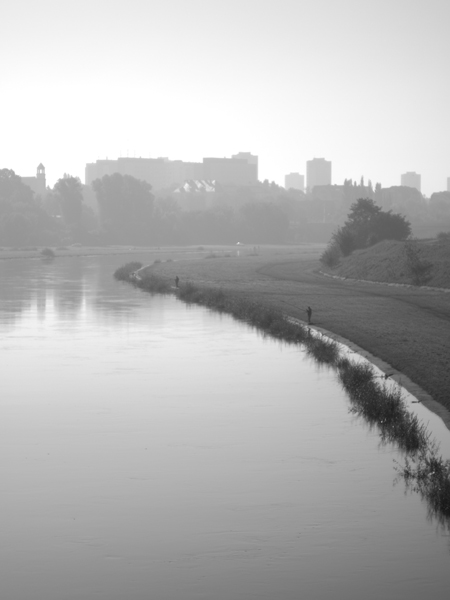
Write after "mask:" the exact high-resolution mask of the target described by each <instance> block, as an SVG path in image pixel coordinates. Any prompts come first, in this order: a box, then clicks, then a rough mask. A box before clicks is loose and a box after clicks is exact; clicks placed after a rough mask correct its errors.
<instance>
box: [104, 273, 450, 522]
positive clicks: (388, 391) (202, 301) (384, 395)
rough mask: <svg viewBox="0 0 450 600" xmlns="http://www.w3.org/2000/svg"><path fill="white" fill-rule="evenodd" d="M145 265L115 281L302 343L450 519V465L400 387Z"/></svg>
mask: <svg viewBox="0 0 450 600" xmlns="http://www.w3.org/2000/svg"><path fill="white" fill-rule="evenodd" d="M141 266H142V265H141V264H140V263H128V264H127V265H124V266H123V267H120V268H119V269H117V271H116V272H115V273H114V276H115V278H116V279H118V280H120V281H126V282H129V283H131V284H133V285H134V286H136V287H139V288H141V289H143V290H145V291H147V292H150V293H163V294H170V293H176V294H177V295H178V297H179V298H180V300H183V301H184V302H186V303H188V304H198V305H202V306H206V307H208V308H211V309H214V310H217V311H219V312H225V313H228V314H231V315H232V316H233V317H235V318H236V319H239V320H241V321H244V322H246V323H248V324H249V325H251V326H253V327H255V328H256V329H257V330H258V331H260V332H262V333H263V334H264V335H269V336H271V337H273V338H276V339H279V340H283V341H284V342H286V343H288V344H302V345H303V347H304V348H305V349H306V352H307V353H308V354H309V355H310V356H312V357H314V359H315V360H316V361H317V362H319V363H321V364H326V365H329V366H330V368H333V369H335V370H336V371H337V374H338V378H339V381H340V383H341V385H342V386H343V388H344V389H345V390H346V392H347V394H348V397H349V400H350V403H351V406H350V411H351V412H352V413H353V414H355V415H358V416H360V417H362V418H364V419H365V420H366V421H367V422H368V423H369V425H370V426H372V427H377V429H378V431H379V433H380V437H381V440H382V442H383V443H391V444H394V445H396V446H397V447H398V448H399V449H400V450H401V451H402V452H403V453H404V454H405V457H406V458H405V464H404V466H400V465H397V470H398V472H399V475H400V476H401V477H402V478H403V479H404V480H405V482H406V484H407V486H408V487H410V488H411V489H414V490H415V491H417V492H419V493H420V495H421V496H422V497H423V498H424V499H425V500H426V501H427V503H428V507H429V510H430V512H431V513H432V514H433V515H435V516H438V517H439V518H441V519H448V518H450V461H449V460H444V459H443V458H442V457H441V456H440V455H439V453H438V450H439V449H438V447H437V445H436V443H435V442H434V441H433V440H431V439H430V437H431V434H430V432H429V431H428V429H427V428H426V426H425V425H424V424H422V423H421V422H420V421H419V419H418V418H417V416H415V415H413V414H411V413H410V412H409V411H408V409H407V407H406V404H405V401H404V399H403V396H402V392H401V389H400V388H399V387H397V388H394V387H392V386H388V385H387V384H386V382H384V383H382V384H380V383H379V381H377V376H376V374H375V371H374V369H373V368H372V366H371V365H370V364H367V363H355V362H352V361H350V360H349V359H348V358H346V357H343V356H342V353H341V351H340V347H339V345H338V344H337V343H336V342H334V341H333V340H330V339H329V338H326V337H325V336H320V335H317V334H316V333H315V332H314V331H313V330H311V328H310V327H308V326H307V325H306V324H305V325H302V324H300V323H298V322H297V321H295V320H293V319H292V318H290V317H289V316H288V315H286V314H284V313H283V312H282V311H280V310H277V309H275V308H272V307H267V306H263V305H261V304H258V303H256V302H252V301H251V300H248V299H247V298H243V297H241V296H239V295H237V294H235V293H230V292H227V291H226V290H224V289H222V288H212V287H206V286H198V285H195V284H193V283H191V282H186V283H182V284H180V285H179V287H178V288H176V287H174V286H173V282H172V280H170V279H168V278H167V277H163V276H161V275H156V274H154V273H151V272H147V273H143V274H142V275H140V276H139V275H136V271H137V270H138V269H140V268H141Z"/></svg>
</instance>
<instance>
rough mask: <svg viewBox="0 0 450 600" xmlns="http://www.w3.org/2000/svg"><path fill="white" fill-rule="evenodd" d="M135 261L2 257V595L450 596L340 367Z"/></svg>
mask: <svg viewBox="0 0 450 600" xmlns="http://www.w3.org/2000/svg"><path fill="white" fill-rule="evenodd" d="M138 258H140V259H141V260H142V257H138ZM131 259H132V257H130V256H127V257H120V256H112V257H107V256H106V257H84V258H82V257H80V258H65V259H57V260H55V261H53V262H45V261H41V260H19V259H18V260H9V261H7V260H5V261H1V262H0V275H1V280H0V281H1V283H0V286H1V287H0V292H1V305H0V340H1V347H0V352H1V364H2V376H1V396H0V410H1V418H0V427H1V432H0V444H1V461H2V475H1V488H2V493H1V496H2V510H1V513H0V515H1V516H0V519H1V532H2V535H1V539H2V544H1V545H2V561H1V564H2V566H1V571H2V576H1V578H0V579H1V580H0V596H1V597H2V598H4V599H5V600H93V599H96V600H100V599H101V600H124V599H127V600H150V599H151V600H200V599H204V600H213V599H214V600H247V599H248V600H250V599H255V600H256V599H258V600H273V599H275V598H276V599H277V600H294V599H295V600H298V599H299V598H302V599H303V598H304V599H305V600H328V599H333V600H339V599H345V600H361V599H362V598H364V599H366V600H372V599H373V600H375V599H377V600H378V599H380V598H383V599H391V600H403V599H405V598H408V600H415V599H417V600H418V599H420V600H423V598H424V597H428V598H433V600H440V599H444V598H445V599H446V598H447V597H448V589H449V584H450V539H449V536H448V531H446V530H445V529H443V528H442V527H440V526H439V525H438V524H437V523H436V522H434V521H433V520H432V519H431V518H429V517H428V515H427V507H426V505H425V504H424V502H423V501H422V500H421V499H420V497H419V496H418V495H417V494H415V493H406V492H405V488H404V485H403V483H402V482H401V481H400V482H396V481H395V479H396V471H395V468H394V467H395V463H394V461H395V460H399V461H401V457H400V455H399V453H398V451H397V450H395V448H393V447H391V446H383V445H381V444H380V439H379V436H378V434H377V432H376V431H375V430H370V429H369V428H368V426H367V425H366V424H365V423H364V422H363V421H362V420H361V419H359V418H356V417H355V416H353V415H352V414H350V412H349V401H348V399H347V397H346V395H345V393H344V392H343V391H342V389H341V388H340V386H339V384H338V382H337V378H336V375H335V373H334V372H333V371H332V370H330V369H328V368H324V367H319V366H318V365H317V364H315V363H314V361H313V360H312V359H311V358H309V357H308V356H307V355H306V354H305V353H304V352H303V351H302V349H299V348H296V347H292V346H287V345H285V344H282V343H279V342H276V341H273V340H270V339H264V338H263V337H262V336H261V335H259V334H258V333H257V332H256V331H254V330H253V329H251V328H250V327H248V326H246V325H244V324H242V323H238V322H236V321H234V320H233V319H232V318H231V317H228V316H224V315H218V314H216V313H213V312H211V311H208V310H206V309H204V308H199V307H187V306H186V305H184V304H183V303H181V302H179V301H178V300H177V299H175V298H174V297H163V296H152V295H149V294H146V293H144V292H142V291H140V290H138V289H134V288H133V287H132V286H130V285H127V284H123V283H119V282H117V281H115V280H114V279H113V277H112V274H113V272H114V270H115V269H116V268H117V267H118V266H120V265H122V264H123V263H124V262H127V261H128V260H131ZM432 418H433V417H432V416H430V420H432ZM432 422H434V421H432ZM436 427H437V428H438V425H436ZM444 429H445V428H444ZM437 435H439V436H440V439H441V443H442V444H443V446H444V448H445V449H446V451H447V450H448V449H449V448H450V442H449V439H448V437H449V434H448V432H446V430H445V431H444V432H443V430H439V432H438V434H437ZM446 436H447V437H446Z"/></svg>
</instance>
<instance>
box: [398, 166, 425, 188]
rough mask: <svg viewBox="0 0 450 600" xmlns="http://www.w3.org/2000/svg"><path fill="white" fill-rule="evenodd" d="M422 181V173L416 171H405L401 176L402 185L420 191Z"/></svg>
mask: <svg viewBox="0 0 450 600" xmlns="http://www.w3.org/2000/svg"><path fill="white" fill-rule="evenodd" d="M420 183H421V182H420V175H419V174H418V173H415V172H414V171H409V172H408V173H403V175H402V176H401V185H404V186H406V187H412V188H416V190H419V192H420Z"/></svg>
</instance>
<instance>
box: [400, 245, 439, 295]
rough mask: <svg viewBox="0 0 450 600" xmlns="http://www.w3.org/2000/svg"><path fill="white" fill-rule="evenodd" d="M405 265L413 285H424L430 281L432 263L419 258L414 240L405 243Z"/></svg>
mask: <svg viewBox="0 0 450 600" xmlns="http://www.w3.org/2000/svg"><path fill="white" fill-rule="evenodd" d="M405 253H406V264H407V268H408V270H409V273H410V276H411V279H412V283H413V285H425V284H426V283H427V282H428V281H429V280H430V279H431V273H430V271H431V269H432V268H433V263H431V262H430V261H428V260H425V259H423V258H421V256H420V252H419V246H418V243H417V241H416V240H413V239H411V240H407V241H406V242H405Z"/></svg>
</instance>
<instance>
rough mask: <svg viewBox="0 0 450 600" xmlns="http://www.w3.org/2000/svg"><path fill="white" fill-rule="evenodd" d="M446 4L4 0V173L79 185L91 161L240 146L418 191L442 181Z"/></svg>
mask: <svg viewBox="0 0 450 600" xmlns="http://www.w3.org/2000/svg"><path fill="white" fill-rule="evenodd" d="M449 22H450V2H448V0H427V1H425V0H377V2H373V0H372V1H369V0H277V1H275V0H266V1H264V0H209V1H208V2H204V1H203V0H165V1H164V2H160V1H159V0H158V1H156V0H155V1H153V0H146V1H145V2H144V1H143V0H142V1H138V0H128V1H127V2H119V1H117V0H109V1H108V2H106V0H90V1H87V0H79V1H77V2H74V1H65V0H41V1H40V2H35V0H15V2H14V3H12V2H11V3H9V4H7V5H5V6H3V7H2V24H3V28H2V36H1V38H0V56H2V59H3V60H2V80H1V81H2V89H1V91H2V93H1V96H0V106H1V116H2V134H1V140H0V168H11V169H14V171H15V172H16V173H18V174H19V175H22V176H30V175H34V174H35V172H36V167H37V165H38V164H39V163H40V162H42V163H43V164H44V165H45V167H46V174H47V181H48V184H49V185H51V186H52V185H53V184H54V183H55V181H56V180H57V179H58V178H59V177H62V175H63V173H64V172H67V173H70V174H71V175H74V176H78V177H80V179H81V180H82V181H84V169H85V165H86V163H89V162H95V161H96V160H97V159H98V158H106V157H108V158H113V159H115V158H117V157H119V156H127V154H128V155H129V156H143V157H152V158H157V157H159V156H167V157H169V158H170V159H172V160H175V159H180V160H183V161H201V160H202V158H203V157H224V156H227V157H229V156H231V155H232V154H236V153H238V152H251V153H252V154H256V155H258V157H259V178H260V179H261V180H264V179H269V180H271V181H272V180H274V181H276V182H277V183H278V184H280V185H283V184H284V177H285V175H286V174H288V173H291V172H298V173H301V174H304V175H306V162H307V161H308V160H311V159H312V158H315V157H324V158H325V159H326V160H329V161H331V162H332V165H333V183H337V184H341V183H343V181H344V179H345V178H352V179H354V180H355V179H356V180H359V179H360V178H361V176H364V178H365V180H366V181H367V180H369V179H370V180H371V181H372V182H373V184H375V183H376V182H380V183H381V184H382V185H383V187H389V186H392V185H400V177H401V174H402V173H406V172H410V171H415V172H416V173H419V174H420V175H421V182H422V192H423V193H424V194H425V195H427V196H429V195H430V194H431V193H433V192H435V191H443V190H445V189H446V187H447V177H449V176H450V153H449V151H448V141H449V139H450V110H449V109H448V106H449V105H450V80H449V77H448V57H449V56H450V36H449V35H448V23H449Z"/></svg>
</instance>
